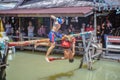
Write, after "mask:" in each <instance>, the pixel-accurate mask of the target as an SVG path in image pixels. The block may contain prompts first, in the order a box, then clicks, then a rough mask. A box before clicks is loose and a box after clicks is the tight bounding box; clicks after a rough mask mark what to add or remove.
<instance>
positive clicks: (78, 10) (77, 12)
mask: <svg viewBox="0 0 120 80" xmlns="http://www.w3.org/2000/svg"><path fill="white" fill-rule="evenodd" d="M92 9H93V8H92V7H69V8H68V7H66V8H47V9H38V8H36V9H13V10H2V11H0V14H1V15H18V16H20V15H34V16H44V17H47V16H49V15H51V14H54V15H59V16H60V15H63V16H83V17H85V16H87V15H90V14H92Z"/></svg>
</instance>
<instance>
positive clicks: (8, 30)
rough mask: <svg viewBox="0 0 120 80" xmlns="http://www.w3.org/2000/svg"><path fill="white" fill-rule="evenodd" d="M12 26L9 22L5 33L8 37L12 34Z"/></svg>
mask: <svg viewBox="0 0 120 80" xmlns="http://www.w3.org/2000/svg"><path fill="white" fill-rule="evenodd" d="M11 28H12V26H11V24H10V23H9V22H7V24H6V25H5V32H6V34H7V35H10V34H11Z"/></svg>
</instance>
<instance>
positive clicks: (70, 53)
mask: <svg viewBox="0 0 120 80" xmlns="http://www.w3.org/2000/svg"><path fill="white" fill-rule="evenodd" d="M69 37H70V36H69ZM75 43H76V39H75V38H74V37H70V38H69V40H68V38H65V39H63V40H62V42H61V46H62V48H63V49H64V57H60V58H54V57H51V58H49V61H53V60H64V59H69V62H73V61H74V55H75Z"/></svg>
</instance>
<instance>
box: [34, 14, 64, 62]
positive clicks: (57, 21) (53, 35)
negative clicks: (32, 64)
mask: <svg viewBox="0 0 120 80" xmlns="http://www.w3.org/2000/svg"><path fill="white" fill-rule="evenodd" d="M50 17H51V18H52V19H53V20H54V23H53V27H52V29H51V31H50V32H49V34H48V37H49V39H47V40H46V43H36V44H35V47H36V46H38V45H47V46H50V47H49V49H48V50H47V53H46V57H45V59H46V61H47V62H49V59H48V56H49V55H50V53H51V51H52V50H53V48H54V47H55V43H56V39H57V38H62V37H63V35H62V34H60V33H58V30H59V29H60V28H61V24H63V23H64V19H62V18H57V17H55V16H54V15H51V16H50Z"/></svg>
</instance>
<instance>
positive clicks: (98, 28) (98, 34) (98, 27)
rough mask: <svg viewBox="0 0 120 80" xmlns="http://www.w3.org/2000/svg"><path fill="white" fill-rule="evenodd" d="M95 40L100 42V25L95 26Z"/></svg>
mask: <svg viewBox="0 0 120 80" xmlns="http://www.w3.org/2000/svg"><path fill="white" fill-rule="evenodd" d="M97 40H98V42H100V40H101V27H100V25H98V26H97Z"/></svg>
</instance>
